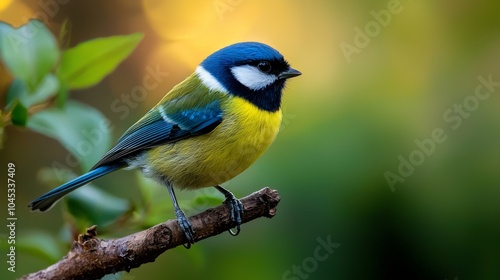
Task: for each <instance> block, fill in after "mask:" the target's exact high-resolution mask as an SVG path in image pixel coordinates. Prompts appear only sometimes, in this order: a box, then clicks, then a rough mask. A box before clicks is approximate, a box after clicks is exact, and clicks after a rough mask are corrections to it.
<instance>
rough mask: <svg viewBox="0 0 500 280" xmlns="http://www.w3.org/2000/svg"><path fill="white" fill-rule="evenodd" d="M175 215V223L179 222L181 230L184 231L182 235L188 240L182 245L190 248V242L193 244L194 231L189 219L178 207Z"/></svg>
mask: <svg viewBox="0 0 500 280" xmlns="http://www.w3.org/2000/svg"><path fill="white" fill-rule="evenodd" d="M175 215H176V216H177V223H178V224H179V226H180V228H181V230H182V231H183V232H184V235H185V236H186V239H187V240H188V242H187V243H186V244H184V247H185V248H186V249H189V248H191V244H194V231H193V227H192V226H191V223H190V222H189V220H188V219H187V218H186V215H185V214H184V212H182V210H180V209H178V210H176V211H175Z"/></svg>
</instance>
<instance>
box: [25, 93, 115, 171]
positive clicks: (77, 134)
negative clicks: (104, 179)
mask: <svg viewBox="0 0 500 280" xmlns="http://www.w3.org/2000/svg"><path fill="white" fill-rule="evenodd" d="M28 127H29V128H30V129H32V130H34V131H36V132H39V133H41V134H44V135H46V136H48V137H51V138H54V139H56V140H57V141H59V142H60V143H61V144H62V145H63V146H64V147H65V148H66V149H67V150H68V151H70V152H71V153H72V154H73V155H74V156H75V157H76V158H77V159H78V160H79V161H80V163H81V164H82V166H83V168H84V170H85V171H86V170H89V169H90V168H91V167H92V166H93V165H94V164H95V163H96V162H97V161H98V160H99V159H100V158H101V156H102V155H103V154H104V153H105V152H106V151H107V150H108V148H109V144H110V138H111V137H110V136H111V135H110V131H109V127H108V121H107V120H106V118H105V117H104V116H103V115H102V114H101V112H99V111H97V110H96V109H94V108H92V107H89V106H87V105H85V104H82V103H78V102H75V101H68V102H67V104H66V106H64V107H62V108H58V107H54V108H49V109H46V110H43V111H40V112H38V113H36V114H34V115H32V116H31V118H30V120H29V122H28Z"/></svg>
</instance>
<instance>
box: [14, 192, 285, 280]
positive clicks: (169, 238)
mask: <svg viewBox="0 0 500 280" xmlns="http://www.w3.org/2000/svg"><path fill="white" fill-rule="evenodd" d="M279 201H280V197H279V195H278V192H277V191H275V190H271V189H269V188H263V189H261V190H260V191H257V192H254V193H253V194H251V195H249V196H247V197H245V198H243V199H241V202H242V203H243V207H244V214H243V223H247V222H249V221H251V220H254V219H256V218H259V217H267V218H272V217H273V216H274V215H275V214H276V206H277V205H278V203H279ZM189 221H190V222H191V225H192V226H193V230H194V240H195V241H200V240H203V239H205V238H209V237H211V236H215V235H218V234H220V233H223V232H226V231H227V230H229V229H230V228H231V226H232V225H231V219H230V216H229V211H228V208H227V206H226V205H225V204H223V205H221V206H218V207H215V208H211V209H208V210H206V211H204V212H202V213H199V214H197V215H195V216H192V217H189ZM184 243H186V239H185V237H184V233H183V232H182V231H181V229H180V227H179V225H178V224H177V220H169V221H167V222H165V223H161V224H158V225H156V226H153V227H151V228H149V229H146V230H144V231H141V232H137V233H134V234H131V235H128V236H125V237H122V238H117V239H108V240H106V239H99V238H97V233H96V226H93V227H90V228H88V229H87V233H86V234H83V235H80V237H79V238H78V241H74V242H73V245H72V247H71V250H70V251H69V252H68V254H67V255H66V256H65V257H63V258H62V259H61V260H60V261H59V262H57V263H55V264H53V265H51V266H49V267H47V268H46V269H43V270H40V271H38V272H34V273H31V274H28V275H25V276H23V277H22V278H21V279H25V280H28V279H29V280H34V279H99V278H101V277H103V276H104V275H106V274H110V273H116V272H119V271H130V270H131V269H132V268H135V267H139V266H141V265H142V264H144V263H148V262H153V261H155V259H156V258H157V257H158V256H159V255H160V254H162V253H163V252H165V251H166V250H168V249H172V248H175V247H177V246H179V245H182V244H184Z"/></svg>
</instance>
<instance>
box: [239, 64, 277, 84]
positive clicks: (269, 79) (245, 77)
mask: <svg viewBox="0 0 500 280" xmlns="http://www.w3.org/2000/svg"><path fill="white" fill-rule="evenodd" d="M231 73H233V76H234V77H235V78H236V80H238V82H240V83H242V84H243V85H245V86H246V87H247V88H249V89H251V90H260V89H263V88H265V87H267V86H268V85H270V84H272V83H274V82H276V80H277V79H278V77H276V76H275V75H272V74H266V73H262V72H261V71H260V70H259V69H257V67H255V66H250V65H242V66H235V67H233V68H231Z"/></svg>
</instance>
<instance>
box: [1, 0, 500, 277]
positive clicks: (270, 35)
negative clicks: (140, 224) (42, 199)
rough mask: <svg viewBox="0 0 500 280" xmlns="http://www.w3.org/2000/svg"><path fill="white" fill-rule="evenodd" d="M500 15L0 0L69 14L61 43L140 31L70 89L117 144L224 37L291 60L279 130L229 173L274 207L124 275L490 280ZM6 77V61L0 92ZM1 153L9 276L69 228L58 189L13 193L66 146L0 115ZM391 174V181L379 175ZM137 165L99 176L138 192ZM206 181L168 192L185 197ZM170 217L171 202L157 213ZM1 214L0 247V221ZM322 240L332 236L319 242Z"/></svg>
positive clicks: (499, 200)
mask: <svg viewBox="0 0 500 280" xmlns="http://www.w3.org/2000/svg"><path fill="white" fill-rule="evenodd" d="M498 11H500V2H498V1H494V0H479V1H465V0H460V1H450V0H448V1H410V0H406V1H405V0H403V1H389V0H384V1H340V0H337V1H326V0H324V1H307V2H306V1H296V0H295V1H285V0H277V1H272V2H271V1H245V0H239V1H237V0H216V1H201V0H200V1H182V2H181V1H161V0H142V1H118V0H113V1H96V0H90V1H67V0H65V1H62V0H59V1H56V0H42V1H28V0H25V1H18V0H16V1H14V0H7V1H5V0H3V1H0V20H2V21H6V22H8V23H11V24H12V25H14V26H19V25H21V24H24V23H26V22H27V20H28V19H29V18H31V17H39V18H41V19H42V20H44V22H45V23H46V24H47V25H48V26H49V27H50V29H51V30H52V31H53V32H54V33H56V34H57V32H58V31H59V30H60V28H61V25H62V24H63V22H64V21H65V20H67V21H68V23H69V24H70V25H71V30H72V31H71V43H70V46H73V45H75V44H77V43H79V42H82V41H86V40H89V39H92V38H96V37H103V36H111V35H118V34H130V33H134V32H141V33H143V34H144V35H145V37H144V39H143V40H142V42H141V43H140V44H139V46H138V47H137V49H136V50H135V51H134V52H132V54H131V55H130V57H129V58H128V59H126V60H125V61H124V62H123V63H122V64H120V66H119V67H118V68H117V69H116V71H114V72H113V73H112V74H110V75H109V76H108V77H107V78H105V79H104V80H103V81H102V82H101V83H99V84H98V85H97V86H94V87H91V88H89V89H85V90H75V91H72V92H71V93H70V98H71V99H74V100H79V101H81V102H83V103H86V104H88V105H90V106H92V107H95V108H97V109H98V110H99V111H101V112H102V113H103V114H104V115H105V116H106V117H107V118H108V119H109V120H110V122H111V124H113V125H114V126H115V129H114V130H113V135H112V137H111V138H112V139H113V141H114V140H116V139H117V138H118V137H119V136H120V135H121V133H122V132H124V131H125V129H126V128H127V127H128V126H130V125H131V124H133V123H134V122H135V121H136V120H137V119H138V118H139V117H140V116H142V114H144V113H145V112H146V111H147V110H148V109H149V108H150V107H151V106H153V105H154V104H156V102H157V101H158V100H159V99H160V98H161V97H162V96H163V94H165V93H166V92H167V91H168V90H169V89H170V88H171V87H172V86H174V85H175V84H177V83H179V82H180V81H181V80H182V79H183V78H184V77H186V76H187V75H189V74H190V73H192V72H193V70H194V68H195V66H196V65H197V64H198V63H199V62H200V61H201V60H202V59H203V58H204V57H206V56H207V55H208V54H210V53H212V52H213V51H215V50H217V49H219V48H221V47H223V46H226V45H228V44H231V43H234V42H238V41H261V42H265V43H267V44H269V45H271V46H273V47H275V48H276V49H278V50H279V51H280V52H281V53H282V54H283V55H284V56H285V57H286V58H287V60H288V61H289V62H290V63H291V65H292V66H293V67H294V68H296V69H298V70H300V71H302V73H303V75H302V76H301V77H299V78H296V79H293V80H290V81H289V83H288V85H287V89H286V92H285V98H284V105H283V109H284V122H283V127H282V131H281V132H280V134H279V136H278V138H277V140H276V142H275V143H274V144H273V145H272V147H271V148H270V149H269V150H268V151H267V152H266V153H265V155H264V156H263V157H262V158H261V159H260V160H259V161H257V162H256V163H255V164H254V165H253V166H252V167H251V168H250V169H248V170H247V171H246V172H244V173H243V174H242V175H240V176H238V177H237V178H235V179H233V180H232V181H230V182H229V183H227V184H226V186H227V187H228V188H229V189H231V190H232V191H234V193H235V194H236V196H238V197H242V196H245V195H247V194H249V193H251V192H253V191H256V190H258V189H260V188H261V187H263V186H270V187H271V188H274V189H277V190H278V191H279V192H280V195H281V197H282V201H281V203H280V205H279V207H278V213H277V215H276V217H275V218H273V219H272V220H265V219H260V220H257V221H254V222H251V223H248V224H245V225H244V226H243V227H242V232H241V234H240V235H239V236H238V237H236V238H233V237H231V236H229V235H228V234H223V235H220V236H217V237H214V238H210V239H208V240H204V241H203V242H200V243H198V244H196V245H195V246H193V248H192V249H191V250H185V249H184V248H176V249H174V250H171V251H168V252H166V253H164V254H163V255H161V256H160V257H159V258H158V259H157V260H156V261H155V262H154V263H150V264H146V265H143V266H142V267H140V268H138V269H134V270H132V271H131V272H130V273H129V274H125V275H124V276H122V279H291V280H297V279H499V278H500V172H499V166H500V110H499V109H500V96H499V95H500V85H495V84H493V85H492V86H491V87H490V90H491V91H492V92H491V95H490V96H489V97H488V98H484V100H480V99H478V98H474V94H475V93H476V88H477V87H478V86H479V85H480V84H481V83H480V79H478V77H480V76H482V77H484V79H486V80H488V79H490V80H493V81H498V82H500V68H499V65H500V32H499V31H500V17H499V16H498ZM377 19H378V20H379V22H380V23H378V22H377ZM360 30H361V31H360ZM361 33H363V34H361ZM342 46H343V47H342ZM82 59H85V58H82ZM148 68H157V69H160V70H161V71H162V72H166V73H168V76H166V77H164V78H161V79H160V80H159V83H158V86H157V87H155V88H154V89H152V90H151V91H149V92H148V95H147V98H145V99H144V100H140V101H138V102H134V103H133V105H129V106H127V108H128V113H127V114H125V113H124V111H118V110H116V107H115V108H114V107H113V104H115V105H116V104H117V103H114V102H123V96H130V94H131V92H132V90H133V89H134V87H136V86H140V85H142V84H143V78H144V77H145V76H146V75H147V74H148V73H149V72H148ZM2 71H3V70H2ZM9 81H10V78H9V76H8V75H7V73H5V71H3V72H2V73H1V78H0V90H1V92H2V103H1V104H4V103H3V102H4V98H5V97H4V96H3V95H4V94H5V89H6V86H7V85H8V83H9ZM480 92H481V93H483V94H486V93H488V92H489V91H488V88H486V87H483V88H482V89H481V90H480ZM116 100H118V101H116ZM464 102H465V103H464ZM118 104H120V105H123V104H124V103H118ZM2 106H3V105H2ZM460 108H462V109H460ZM449 110H452V111H451V112H450V111H449ZM460 110H462V112H460ZM450 118H452V119H450ZM459 120H460V121H461V123H460V125H457V124H458V121H459ZM453 127H455V128H456V129H453ZM436 128H438V129H441V130H442V131H444V133H445V135H446V140H445V141H444V142H442V143H436V144H434V145H435V147H434V148H433V149H432V151H431V152H429V153H428V155H427V154H425V153H424V152H418V150H419V147H418V146H417V144H416V142H415V141H417V142H419V141H420V142H422V141H423V142H424V143H427V144H428V146H426V147H427V148H428V149H430V148H429V147H431V146H432V144H429V143H430V142H429V141H430V140H429V141H427V140H425V139H430V138H431V137H432V134H433V131H434V130H435V129H436ZM0 153H1V165H0V166H2V168H4V169H3V171H1V172H0V174H1V177H2V178H6V172H7V163H8V162H14V163H15V164H16V179H17V189H16V190H17V201H16V203H17V209H16V211H17V217H18V221H17V242H18V243H17V244H18V245H17V246H18V252H17V269H16V272H15V273H11V272H9V271H7V266H6V264H5V260H6V259H7V257H6V255H5V254H4V251H2V254H1V255H2V256H3V257H2V259H4V261H2V263H3V265H2V268H1V269H0V278H1V279H14V278H16V277H19V276H21V275H24V274H26V273H29V272H33V271H36V270H39V269H42V268H45V267H47V266H48V265H50V264H51V262H49V261H47V260H45V259H43V258H40V257H38V256H37V254H34V253H29V252H23V251H22V250H21V249H20V248H21V247H22V240H23V238H25V237H26V236H30V235H31V236H33V235H37V234H40V235H42V234H46V233H49V234H50V235H52V236H56V237H58V238H59V237H60V239H61V240H66V239H67V237H63V236H62V235H63V234H62V233H61V232H64V230H62V228H63V225H64V224H65V221H67V220H68V218H67V217H65V215H66V214H63V213H65V212H64V209H65V208H64V204H63V203H59V204H58V205H57V206H56V207H54V209H52V211H50V212H47V213H43V214H40V213H31V212H30V211H29V210H28V208H27V207H25V205H27V204H28V203H29V202H30V201H31V200H32V199H33V198H35V197H37V196H38V195H39V194H42V193H44V192H46V191H47V190H49V186H47V185H46V184H43V183H42V182H41V180H40V178H41V177H43V176H42V175H43V174H42V173H40V170H41V169H42V168H45V167H49V166H51V164H53V162H54V161H57V162H60V163H65V162H66V157H67V155H68V152H67V151H66V150H64V148H63V147H62V146H61V145H60V144H59V143H58V142H56V141H54V140H53V139H50V138H47V137H45V136H43V135H40V134H37V133H34V132H32V131H30V130H27V129H20V128H17V127H13V126H9V127H7V128H6V130H5V131H4V143H3V148H2V150H0ZM400 156H401V157H402V158H404V159H405V160H408V162H409V163H401V160H400V158H401V157H400ZM410 156H412V158H410ZM412 162H414V163H413V164H412ZM402 164H403V165H408V164H412V165H413V166H414V167H413V168H414V171H413V172H408V173H411V174H410V175H409V176H402V175H400V174H399V173H400V171H398V169H401V170H402V172H403V173H404V169H405V168H406V169H408V168H409V167H408V166H405V167H401V166H400V165H402ZM73 171H74V172H75V173H81V172H83V171H84V170H82V169H80V168H78V167H75V168H74V169H73ZM387 172H390V173H391V174H393V175H394V176H396V175H397V176H401V177H400V178H399V181H397V182H396V181H394V182H392V183H389V182H388V180H387V178H386V177H387V174H388V173H387ZM406 175H408V174H406ZM391 176H392V175H391ZM138 178H140V176H137V174H136V172H135V171H133V172H126V171H120V172H116V173H114V174H111V175H108V176H106V177H104V178H102V179H99V180H98V181H97V182H96V185H98V186H100V187H102V188H103V189H105V190H106V191H109V192H110V193H111V194H113V195H115V196H116V197H119V198H124V199H128V200H131V201H133V200H134V198H135V197H137V195H138V194H139V189H138V188H137V186H136V185H138V184H140V182H139V181H140V180H139V179H138ZM393 178H395V177H393ZM5 181H6V179H5V180H4V179H2V182H5ZM2 184H3V185H4V186H5V185H6V184H5V183H2ZM390 185H393V187H392V188H391V186H390ZM152 188H157V189H160V188H161V187H158V186H152ZM2 189H3V190H4V191H2V192H0V198H1V201H2V204H1V205H2V207H5V208H7V207H6V203H5V201H6V195H7V191H6V187H2ZM158 193H159V194H161V193H163V192H162V191H158ZM203 193H204V192H203V191H198V192H194V193H193V192H184V191H182V192H179V195H180V196H181V197H182V198H183V199H186V200H190V199H192V198H194V197H197V196H199V195H203ZM163 198H164V200H160V203H164V204H165V205H170V204H171V202H170V200H169V198H168V195H167V192H166V190H165V191H164V194H163ZM221 200H222V198H221ZM165 207H166V208H167V206H165ZM168 207H170V206H168ZM5 208H4V209H2V210H1V211H0V213H2V214H1V217H2V220H3V221H4V223H6V220H5V217H6V211H5V210H6V209H5ZM190 213H191V214H193V213H196V211H191V212H190ZM173 217H174V215H173V212H172V211H171V210H166V211H165V213H164V219H165V220H166V219H171V218H173ZM0 228H2V230H1V243H5V242H6V236H7V230H6V227H5V226H2V227H0ZM130 231H131V230H130V229H127V228H126V227H125V228H120V229H119V230H117V231H116V232H111V233H110V232H108V233H107V234H108V235H107V237H117V236H123V235H125V234H127V233H130ZM328 240H329V241H331V242H332V243H335V249H331V250H326V249H316V248H318V246H321V244H323V243H325V242H328ZM48 247H49V248H50V247H51V246H48ZM319 248H322V247H319ZM318 250H320V251H318ZM318 252H319V255H318ZM63 253H65V251H64V250H63V251H61V252H56V253H55V254H60V255H61V256H62V254H63ZM116 279H118V278H116Z"/></svg>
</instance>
